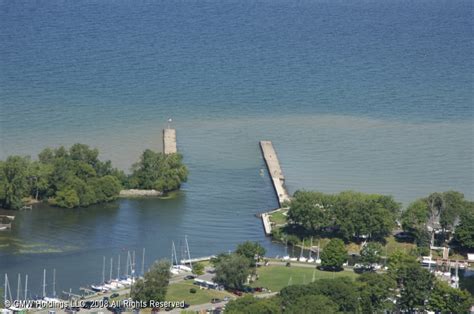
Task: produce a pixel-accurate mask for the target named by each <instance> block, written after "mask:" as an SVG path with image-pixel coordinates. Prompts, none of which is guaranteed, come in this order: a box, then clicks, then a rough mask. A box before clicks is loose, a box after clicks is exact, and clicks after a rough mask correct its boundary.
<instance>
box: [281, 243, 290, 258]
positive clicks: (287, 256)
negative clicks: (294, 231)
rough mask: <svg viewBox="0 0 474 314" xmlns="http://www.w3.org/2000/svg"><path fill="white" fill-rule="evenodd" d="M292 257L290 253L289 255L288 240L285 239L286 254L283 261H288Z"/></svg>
mask: <svg viewBox="0 0 474 314" xmlns="http://www.w3.org/2000/svg"><path fill="white" fill-rule="evenodd" d="M289 259H290V255H288V240H286V241H285V256H283V258H282V260H283V261H288V260H289Z"/></svg>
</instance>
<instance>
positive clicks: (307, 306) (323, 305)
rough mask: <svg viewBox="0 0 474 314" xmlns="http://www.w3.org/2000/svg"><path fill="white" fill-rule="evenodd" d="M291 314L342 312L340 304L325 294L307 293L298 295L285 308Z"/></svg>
mask: <svg viewBox="0 0 474 314" xmlns="http://www.w3.org/2000/svg"><path fill="white" fill-rule="evenodd" d="M285 313H291V314H331V313H340V312H339V306H338V305H337V304H336V303H334V302H333V301H331V299H329V298H328V297H326V296H324V295H306V296H301V297H298V298H297V299H296V300H295V302H294V303H292V304H291V305H290V306H289V307H288V308H286V309H285Z"/></svg>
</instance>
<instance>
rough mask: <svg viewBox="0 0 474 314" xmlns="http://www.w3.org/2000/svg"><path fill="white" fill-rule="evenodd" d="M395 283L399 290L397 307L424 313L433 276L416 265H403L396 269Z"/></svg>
mask: <svg viewBox="0 0 474 314" xmlns="http://www.w3.org/2000/svg"><path fill="white" fill-rule="evenodd" d="M397 281H398V286H399V288H400V295H401V297H400V298H399V302H398V306H399V308H400V309H401V310H404V311H411V312H413V311H424V310H425V308H426V303H425V301H426V300H428V298H429V296H430V293H431V289H432V288H433V282H434V276H433V274H431V273H430V272H429V271H428V270H427V269H424V268H422V267H421V266H420V265H419V264H418V263H417V264H413V263H409V264H403V265H401V267H400V268H399V269H398V272H397Z"/></svg>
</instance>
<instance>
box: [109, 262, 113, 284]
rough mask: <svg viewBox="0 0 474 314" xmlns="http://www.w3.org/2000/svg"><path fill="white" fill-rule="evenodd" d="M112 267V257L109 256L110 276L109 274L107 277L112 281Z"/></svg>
mask: <svg viewBox="0 0 474 314" xmlns="http://www.w3.org/2000/svg"><path fill="white" fill-rule="evenodd" d="M113 267H114V258H113V257H111V258H110V276H109V277H110V278H109V280H110V281H112V269H113Z"/></svg>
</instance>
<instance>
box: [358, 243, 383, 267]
mask: <svg viewBox="0 0 474 314" xmlns="http://www.w3.org/2000/svg"><path fill="white" fill-rule="evenodd" d="M381 254H382V245H381V244H380V243H378V242H369V243H367V244H366V245H364V247H363V248H362V250H361V252H360V260H361V262H362V263H364V264H365V265H372V264H376V263H379V262H380V260H381Z"/></svg>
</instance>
